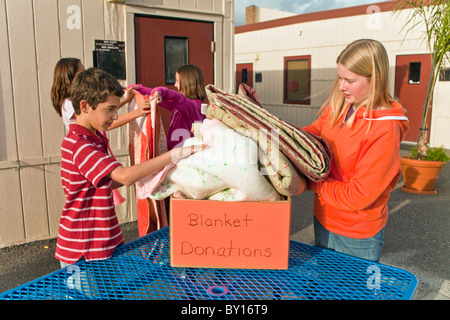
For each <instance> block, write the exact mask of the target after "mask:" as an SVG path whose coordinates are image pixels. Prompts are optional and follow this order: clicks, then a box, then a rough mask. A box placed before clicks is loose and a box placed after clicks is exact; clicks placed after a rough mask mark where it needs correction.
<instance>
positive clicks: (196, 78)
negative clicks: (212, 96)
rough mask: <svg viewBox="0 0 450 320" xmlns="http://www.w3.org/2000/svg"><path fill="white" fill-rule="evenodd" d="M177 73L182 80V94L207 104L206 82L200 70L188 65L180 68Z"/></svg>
mask: <svg viewBox="0 0 450 320" xmlns="http://www.w3.org/2000/svg"><path fill="white" fill-rule="evenodd" d="M176 72H177V73H178V76H179V79H180V92H181V93H182V94H184V96H185V97H186V98H188V99H193V100H201V101H203V102H206V100H207V96H206V91H205V81H204V80H203V74H202V71H201V70H200V68H199V67H197V66H196V65H193V64H188V65H185V66H181V67H179V68H178V69H177V71H176Z"/></svg>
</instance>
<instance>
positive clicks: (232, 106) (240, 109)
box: [206, 85, 331, 195]
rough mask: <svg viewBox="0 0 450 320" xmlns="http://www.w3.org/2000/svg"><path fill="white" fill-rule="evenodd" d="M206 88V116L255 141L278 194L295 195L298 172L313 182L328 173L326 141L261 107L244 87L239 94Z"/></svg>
mask: <svg viewBox="0 0 450 320" xmlns="http://www.w3.org/2000/svg"><path fill="white" fill-rule="evenodd" d="M206 91H207V94H208V99H209V102H210V106H209V107H208V109H207V113H206V117H207V118H208V119H218V120H219V121H221V122H222V123H224V124H225V125H227V126H228V127H230V128H232V129H234V130H235V131H236V132H239V133H241V134H243V135H244V136H247V137H250V138H251V139H253V140H254V141H255V142H257V143H258V145H259V147H260V148H261V150H262V151H263V154H262V155H261V157H260V162H261V165H263V166H264V167H265V168H266V170H267V172H268V178H269V179H270V181H271V182H272V184H273V185H274V186H275V188H276V189H277V191H278V192H279V193H281V194H284V195H295V194H292V192H295V190H296V188H297V186H296V183H297V181H298V177H297V176H296V175H298V174H300V175H303V176H305V177H306V178H308V179H310V180H312V181H315V182H319V181H322V180H324V179H325V178H326V177H327V176H328V173H329V168H330V157H331V155H330V152H329V149H328V146H327V145H326V143H325V142H324V141H323V140H321V139H319V138H318V137H315V136H314V135H312V134H310V133H307V132H305V131H303V130H302V129H300V128H299V127H297V126H294V125H292V124H290V123H288V122H286V121H283V120H280V119H278V118H277V117H276V116H274V115H273V114H271V113H270V112H268V111H267V110H265V109H263V108H262V107H261V106H260V102H259V99H258V98H257V95H256V93H255V92H254V91H253V90H250V89H249V88H245V87H244V88H241V89H240V90H239V92H240V94H232V93H225V92H223V91H221V90H219V89H218V88H216V87H215V86H213V85H208V86H207V87H206ZM249 93H251V94H249ZM249 97H250V98H249ZM264 154H265V155H264ZM269 173H271V174H269ZM274 173H276V175H274ZM280 185H281V188H280Z"/></svg>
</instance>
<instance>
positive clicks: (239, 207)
mask: <svg viewBox="0 0 450 320" xmlns="http://www.w3.org/2000/svg"><path fill="white" fill-rule="evenodd" d="M170 201H171V202H170V258H171V265H172V266H174V267H206V268H244V269H287V266H288V256H289V231H290V216H291V199H290V198H288V199H287V200H283V201H261V202H227V201H224V202H223V201H210V200H190V199H189V200H188V199H174V198H171V200H170Z"/></svg>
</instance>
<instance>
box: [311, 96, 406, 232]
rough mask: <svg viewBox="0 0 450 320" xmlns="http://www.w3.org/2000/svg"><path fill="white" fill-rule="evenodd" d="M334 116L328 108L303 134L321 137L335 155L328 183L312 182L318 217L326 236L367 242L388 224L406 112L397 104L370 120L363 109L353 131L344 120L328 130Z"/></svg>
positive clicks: (326, 180) (358, 114) (398, 173)
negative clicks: (329, 118) (389, 204)
mask: <svg viewBox="0 0 450 320" xmlns="http://www.w3.org/2000/svg"><path fill="white" fill-rule="evenodd" d="M348 107H349V106H348ZM348 107H347V108H348ZM330 110H331V108H330V106H328V107H326V108H325V109H324V111H323V112H322V114H321V116H320V117H319V118H318V119H317V120H316V121H315V122H314V123H313V124H311V125H310V126H307V127H304V128H303V129H304V130H306V131H308V132H310V133H313V134H315V135H318V136H320V137H322V138H323V139H324V140H325V141H326V142H327V143H328V146H329V148H330V151H331V155H332V160H331V167H330V173H329V176H328V177H327V179H325V180H324V181H322V182H318V183H315V182H312V181H308V185H309V188H310V189H311V190H312V191H314V193H315V197H314V214H315V216H316V218H317V219H318V220H319V222H320V223H321V224H322V226H324V227H325V228H326V229H327V230H328V231H331V232H333V233H336V234H339V235H343V236H346V237H350V238H357V239H364V238H369V237H372V236H374V235H375V234H377V233H378V232H379V231H380V230H381V229H382V228H384V226H385V225H386V222H387V219H388V207H387V202H388V200H389V193H390V192H391V191H392V189H393V188H394V187H395V186H396V184H397V182H398V180H399V178H400V175H401V166H400V142H401V141H402V138H403V137H404V135H405V133H406V131H407V130H408V119H407V118H406V116H405V110H404V109H403V107H402V106H401V105H400V104H399V103H398V102H393V103H392V109H383V110H377V111H374V112H373V115H372V120H370V119H368V116H367V115H366V114H365V111H366V110H365V108H364V107H361V108H360V109H359V110H358V111H357V112H356V114H355V120H354V123H353V125H352V127H351V128H349V127H348V126H347V125H346V124H343V123H344V118H345V115H344V116H342V118H341V119H339V121H338V122H337V123H336V124H335V125H334V126H333V127H330V125H329V124H328V117H329V115H330ZM361 123H362V125H361ZM370 123H371V127H370V130H369V131H367V129H368V126H369V124H370Z"/></svg>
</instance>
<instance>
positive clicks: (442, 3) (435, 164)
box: [395, 0, 450, 194]
mask: <svg viewBox="0 0 450 320" xmlns="http://www.w3.org/2000/svg"><path fill="white" fill-rule="evenodd" d="M406 8H408V9H411V14H410V16H409V18H408V20H407V22H406V25H409V24H412V26H411V27H410V28H409V29H408V30H407V32H409V31H410V30H412V29H414V28H415V27H417V26H418V25H420V24H422V23H423V24H424V26H425V30H426V38H425V40H426V43H427V47H428V49H429V51H430V53H431V55H430V56H431V60H432V61H431V72H430V79H429V83H428V90H427V95H426V99H425V105H424V108H423V115H422V119H421V124H420V128H419V137H418V139H417V145H416V147H415V148H413V149H412V150H411V151H412V152H411V156H409V157H402V158H401V162H402V172H403V178H404V181H405V185H404V187H403V188H402V189H403V190H404V191H408V192H414V193H427V194H429V193H436V189H435V183H436V180H437V176H438V175H439V171H440V169H441V168H442V166H443V165H444V164H445V162H447V160H448V156H447V155H446V154H445V151H444V149H443V148H429V145H428V132H429V128H428V123H429V117H430V114H431V113H430V111H431V105H432V98H433V94H434V88H435V85H436V81H437V79H438V78H439V72H440V70H441V66H442V63H443V62H444V59H449V51H450V32H448V30H449V29H450V5H449V3H448V0H428V1H424V0H397V1H396V9H395V10H396V11H398V10H402V9H406ZM406 25H405V26H406ZM435 159H437V160H435ZM412 166H414V167H412ZM427 167H431V168H433V169H431V170H432V171H433V173H430V172H427V173H425V175H424V176H423V175H420V172H422V171H423V168H427ZM425 171H428V170H425ZM416 174H417V176H416ZM435 175H436V177H434V176H435ZM429 176H431V177H430V178H431V181H427V180H428V177H429ZM422 184H423V185H422Z"/></svg>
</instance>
